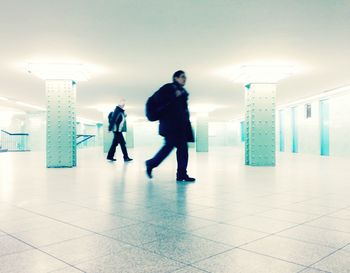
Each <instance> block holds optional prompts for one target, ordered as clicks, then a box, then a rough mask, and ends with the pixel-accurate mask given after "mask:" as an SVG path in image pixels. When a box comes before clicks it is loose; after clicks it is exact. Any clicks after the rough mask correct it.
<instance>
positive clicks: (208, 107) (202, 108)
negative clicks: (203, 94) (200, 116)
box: [189, 104, 222, 113]
mask: <svg viewBox="0 0 350 273" xmlns="http://www.w3.org/2000/svg"><path fill="white" fill-rule="evenodd" d="M218 108H222V106H220V105H215V104H192V105H190V106H189V110H190V112H192V113H210V112H213V111H215V110H216V109H218Z"/></svg>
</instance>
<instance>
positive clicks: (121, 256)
mask: <svg viewBox="0 0 350 273" xmlns="http://www.w3.org/2000/svg"><path fill="white" fill-rule="evenodd" d="M154 152H155V149H135V150H130V153H131V154H132V156H133V157H134V159H135V160H134V161H133V162H131V163H128V164H124V163H123V162H122V161H121V160H118V161H117V162H116V163H109V162H107V161H106V160H105V159H104V156H103V154H101V152H100V151H99V150H97V149H87V150H80V151H79V155H78V167H77V168H74V169H46V168H45V158H44V155H43V154H42V153H34V152H32V153H2V154H0V272H1V273H2V272H20V273H23V272H25V273H31V272H33V273H41V272H56V273H76V272H122V273H127V272H137V273H139V272H145V273H146V272H150V273H156V272H159V273H165V272H176V273H200V272H202V273H203V272H212V273H219V272H220V273H230V272H234V273H240V272H242V273H249V272H253V273H260V272H261V273H263V272H267V273H275V272H276V273H287V272H295V273H297V272H303V273H316V272H318V273H320V272H332V273H337V272H339V273H346V272H350V198H349V196H350V182H349V181H350V172H349V171H348V169H349V166H350V164H349V163H350V160H349V159H345V158H344V159H337V158H321V157H318V156H307V155H291V154H279V155H278V161H277V162H278V165H277V166H276V167H275V168H252V167H247V166H244V165H243V164H242V161H243V160H242V159H243V155H242V153H241V151H239V150H237V149H233V148H217V149H212V150H211V151H210V153H199V154H196V153H195V152H194V151H193V150H191V155H190V166H189V170H190V174H191V175H194V176H196V178H197V182H196V183H193V184H185V183H176V182H175V181H174V174H175V158H174V157H175V156H174V154H172V155H171V156H170V157H169V158H168V159H167V161H165V162H164V164H163V165H161V166H160V167H159V168H158V169H156V170H154V175H155V178H154V179H153V180H152V181H149V180H148V179H147V178H146V176H145V173H144V171H145V170H144V163H143V162H144V160H145V159H146V158H148V157H149V156H150V155H152V153H154ZM119 158H121V157H120V155H119Z"/></svg>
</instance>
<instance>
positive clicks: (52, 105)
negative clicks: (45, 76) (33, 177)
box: [46, 80, 77, 168]
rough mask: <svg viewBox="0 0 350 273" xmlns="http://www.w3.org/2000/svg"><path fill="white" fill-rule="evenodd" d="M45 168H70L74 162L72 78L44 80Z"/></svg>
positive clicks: (74, 115)
mask: <svg viewBox="0 0 350 273" xmlns="http://www.w3.org/2000/svg"><path fill="white" fill-rule="evenodd" d="M46 98H47V123H46V126H47V131H46V134H47V138H46V165H47V167H48V168H70V167H74V166H76V164H77V151H76V112H75V111H76V109H75V108H76V105H75V104H76V88H75V82H74V81H72V80H46Z"/></svg>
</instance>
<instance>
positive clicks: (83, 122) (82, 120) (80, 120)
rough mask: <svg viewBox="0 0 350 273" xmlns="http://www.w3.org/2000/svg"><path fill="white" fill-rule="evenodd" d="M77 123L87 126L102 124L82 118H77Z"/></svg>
mask: <svg viewBox="0 0 350 273" xmlns="http://www.w3.org/2000/svg"><path fill="white" fill-rule="evenodd" d="M77 122H80V123H82V124H87V125H96V124H101V123H102V122H100V121H96V120H91V119H86V118H82V117H77Z"/></svg>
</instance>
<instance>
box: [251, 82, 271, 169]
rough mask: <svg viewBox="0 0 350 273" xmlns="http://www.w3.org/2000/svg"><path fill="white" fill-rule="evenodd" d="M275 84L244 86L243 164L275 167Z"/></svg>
mask: <svg viewBox="0 0 350 273" xmlns="http://www.w3.org/2000/svg"><path fill="white" fill-rule="evenodd" d="M275 97H276V84H264V83H256V84H255V83H254V84H248V85H246V92H245V107H246V113H245V115H246V117H245V120H246V128H245V138H246V139H245V140H246V141H245V164H246V165H250V166H275V153H276V151H275V149H276V147H275V145H276V144H275Z"/></svg>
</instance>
